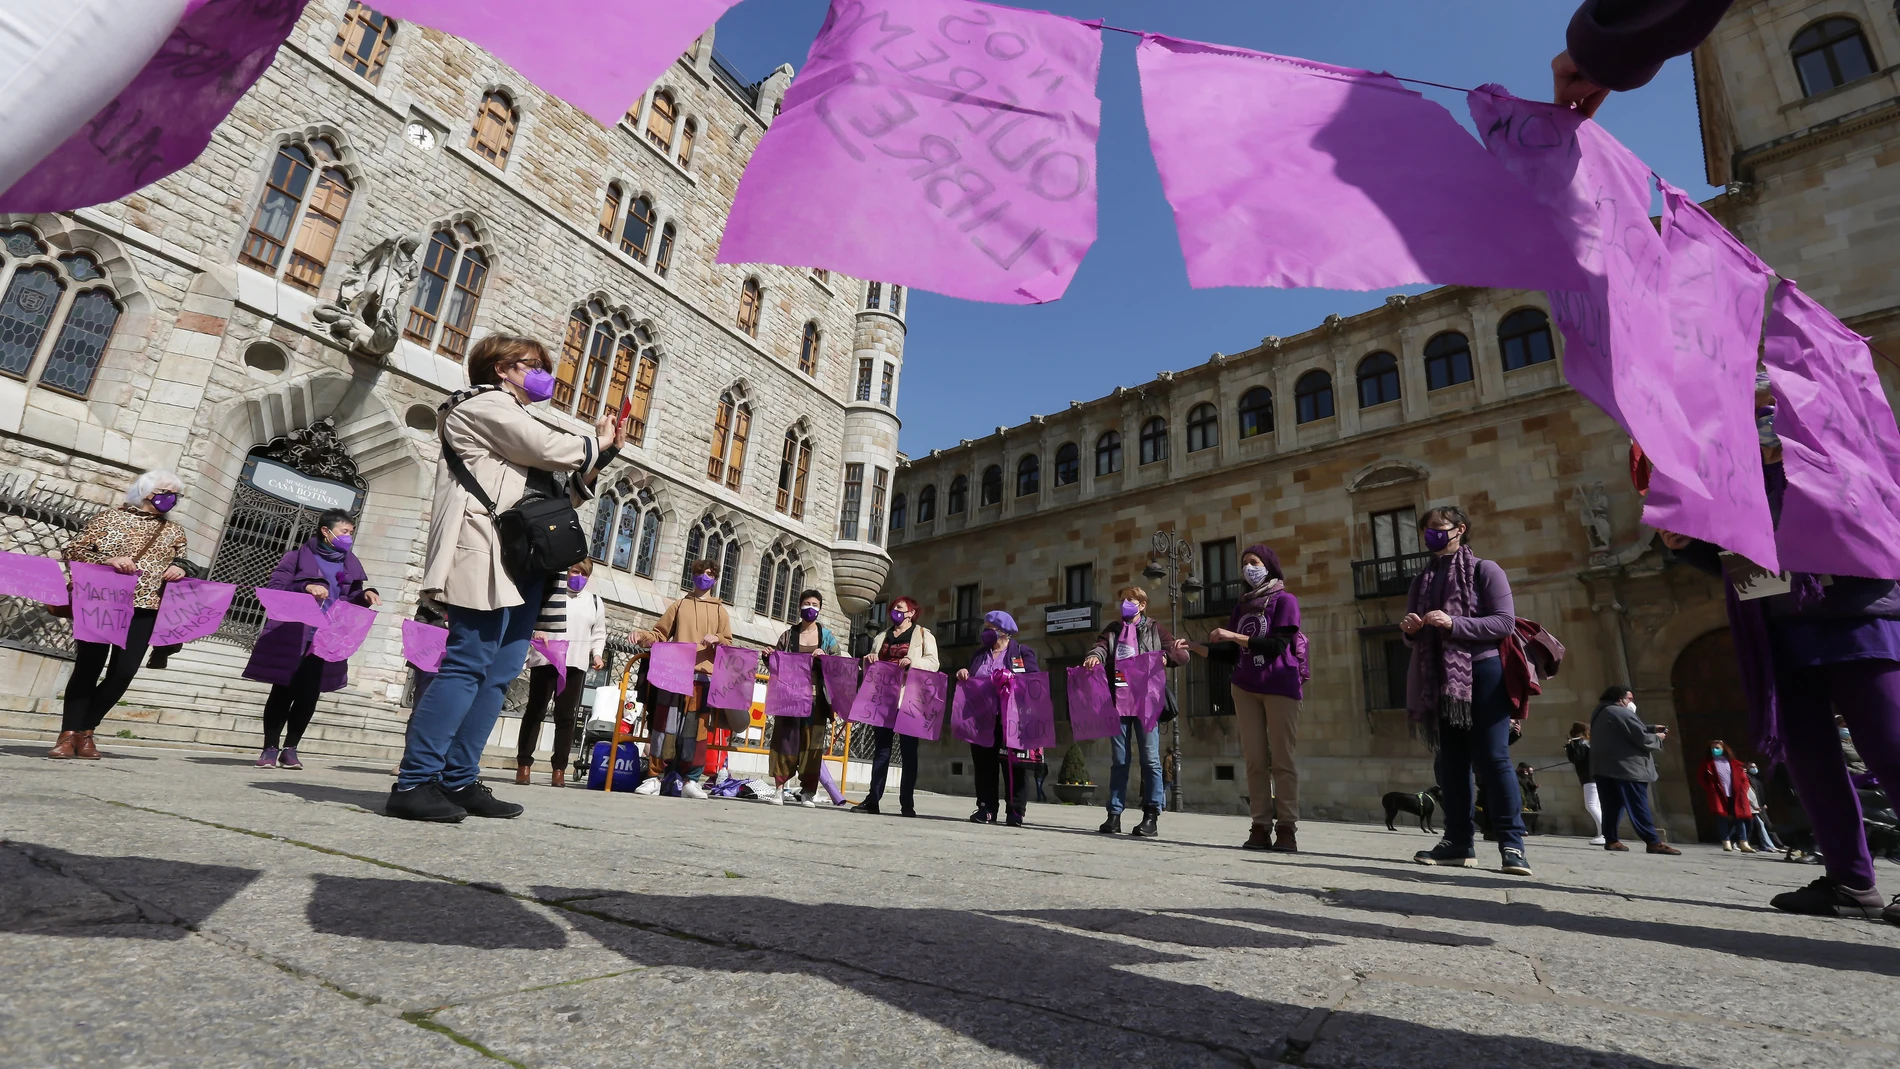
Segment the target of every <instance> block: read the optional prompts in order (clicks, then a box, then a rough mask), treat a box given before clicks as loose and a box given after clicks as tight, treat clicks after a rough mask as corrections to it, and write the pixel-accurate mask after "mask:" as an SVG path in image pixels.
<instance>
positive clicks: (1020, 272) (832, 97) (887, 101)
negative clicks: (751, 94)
mask: <svg viewBox="0 0 1900 1069" xmlns="http://www.w3.org/2000/svg"><path fill="white" fill-rule="evenodd" d="M1101 60H1102V38H1101V32H1100V31H1099V30H1097V29H1095V28H1093V27H1090V26H1086V25H1083V24H1082V23H1080V22H1077V21H1075V20H1074V19H1070V18H1065V17H1062V16H1059V15H1050V14H1047V13H1044V12H1040V11H1024V10H1020V9H1017V8H1010V7H995V6H991V5H989V4H980V3H972V2H969V0H833V2H832V5H831V10H830V13H829V14H828V15H827V16H826V18H825V24H824V28H823V29H822V30H820V32H819V35H818V38H817V40H815V41H813V42H812V47H811V54H810V55H809V56H808V57H807V58H806V60H805V69H804V70H802V71H800V72H799V76H798V80H797V81H796V82H794V83H793V84H792V87H791V90H790V91H789V92H787V93H786V94H785V107H784V112H783V113H782V114H780V115H779V116H778V117H777V118H776V119H774V120H773V121H772V127H771V129H770V130H768V131H767V132H766V135H765V137H764V138H763V139H762V140H760V142H759V147H758V149H757V150H756V151H755V152H754V153H753V154H752V161H751V163H750V164H749V165H748V166H747V167H746V172H745V177H744V179H743V180H742V181H741V182H740V183H739V191H738V194H737V196H736V198H735V200H734V202H733V206H732V213H731V216H730V218H729V219H728V221H727V223H726V232H725V238H724V241H723V242H722V243H721V245H720V248H719V262H720V263H769V264H787V265H796V266H803V267H822V268H828V269H830V270H833V271H839V272H842V273H844V274H847V275H852V276H855V277H858V278H871V279H879V280H882V281H884V282H893V283H899V284H902V285H906V286H914V287H916V288H918V289H926V290H932V291H934V292H937V293H942V294H945V295H947V296H951V297H962V298H964V299H967V300H975V301H995V302H999V303H1004V304H1040V303H1042V302H1045V301H1053V300H1055V299H1056V298H1058V297H1061V296H1062V294H1063V293H1064V292H1065V291H1066V290H1067V289H1068V287H1069V282H1070V281H1071V280H1072V279H1073V278H1074V277H1075V272H1076V268H1077V267H1078V266H1080V264H1081V263H1082V257H1083V256H1084V255H1085V254H1086V253H1087V252H1088V250H1089V246H1091V245H1093V244H1094V243H1095V234H1096V186H1095V171H1096V154H1095V146H1096V139H1097V137H1098V136H1099V134H1100V131H1101V108H1102V105H1101V101H1100V100H1098V99H1096V96H1095V82H1096V77H1097V75H1098V73H1099V71H1100V69H1101ZM793 204H796V205H797V210H795V211H794V210H787V206H788V205H793Z"/></svg>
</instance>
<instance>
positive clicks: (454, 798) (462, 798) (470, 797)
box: [442, 780, 524, 820]
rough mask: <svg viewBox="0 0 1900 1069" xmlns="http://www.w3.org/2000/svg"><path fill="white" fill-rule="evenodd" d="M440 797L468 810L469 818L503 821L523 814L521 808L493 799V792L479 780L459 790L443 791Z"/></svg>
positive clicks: (511, 803)
mask: <svg viewBox="0 0 1900 1069" xmlns="http://www.w3.org/2000/svg"><path fill="white" fill-rule="evenodd" d="M442 796H443V797H445V798H447V799H448V800H449V801H451V802H454V803H455V804H456V805H459V806H461V807H462V808H463V809H466V810H468V811H469V815H471V816H477V817H498V818H500V819H503V820H505V819H507V818H509V817H518V816H520V815H521V814H522V813H523V812H524V810H523V809H522V807H521V806H518V805H516V804H514V803H513V802H504V801H502V800H501V799H499V798H497V797H495V792H493V791H491V790H489V789H488V784H486V783H483V782H482V781H481V780H476V781H475V782H473V783H471V784H469V785H468V786H466V787H463V788H461V789H460V790H454V791H451V790H446V789H445V790H444V791H443V792H442Z"/></svg>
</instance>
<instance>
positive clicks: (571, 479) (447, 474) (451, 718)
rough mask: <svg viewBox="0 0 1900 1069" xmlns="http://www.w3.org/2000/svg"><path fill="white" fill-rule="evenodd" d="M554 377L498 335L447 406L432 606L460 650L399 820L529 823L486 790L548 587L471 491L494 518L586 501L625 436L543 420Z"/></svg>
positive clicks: (426, 576)
mask: <svg viewBox="0 0 1900 1069" xmlns="http://www.w3.org/2000/svg"><path fill="white" fill-rule="evenodd" d="M553 369H554V362H553V359H552V358H551V357H550V356H549V355H548V351H547V349H546V348H545V347H543V346H542V345H541V343H540V342H537V341H535V340H533V339H532V338H520V337H512V336H509V335H503V334H491V335H489V336H487V337H485V338H483V339H482V340H481V341H478V342H476V343H475V345H474V347H473V348H471V349H470V350H469V353H468V380H469V382H470V383H472V384H473V386H474V388H473V389H470V390H462V391H458V392H456V393H455V394H452V395H451V396H450V397H449V399H448V401H447V403H445V404H444V405H443V406H442V409H441V413H442V416H441V420H440V422H439V424H438V426H439V429H438V431H437V434H438V436H439V437H440V439H441V442H442V445H443V447H444V448H443V450H442V456H441V459H440V460H439V461H438V462H437V464H436V471H435V492H434V495H433V504H432V506H431V510H430V511H431V516H432V517H433V519H432V520H431V522H430V525H429V538H428V547H427V553H426V555H425V558H424V563H423V570H422V590H421V594H422V598H423V599H424V600H425V601H428V602H430V603H431V604H433V605H435V606H437V607H447V610H448V618H449V644H448V651H447V652H446V653H444V654H443V657H442V668H441V671H439V672H437V673H436V677H435V679H434V681H433V682H431V683H430V684H429V689H428V691H427V692H426V693H425V694H424V695H423V696H422V700H421V701H419V702H417V703H416V709H415V712H414V713H413V714H412V715H411V716H410V718H409V739H408V744H407V745H406V746H405V747H404V750H403V758H402V766H401V770H400V772H399V774H398V775H397V778H396V785H395V787H394V788H393V789H392V790H391V791H390V794H389V805H388V807H387V809H386V810H385V811H386V812H387V813H388V814H389V815H390V816H392V817H399V818H402V819H405V820H431V821H448V822H452V821H458V820H461V819H463V818H464V817H467V816H469V815H470V814H473V815H475V816H481V817H512V816H516V815H518V814H520V812H521V807H520V806H518V805H515V804H514V803H512V802H504V801H501V800H500V799H498V798H496V797H495V796H494V795H493V794H492V793H491V792H490V791H489V789H488V788H487V787H486V786H484V785H483V784H482V782H481V776H480V772H481V756H482V747H483V746H484V745H485V744H486V743H487V741H488V736H489V733H490V732H491V731H493V730H494V727H495V721H496V719H497V718H499V717H500V716H501V703H502V695H503V692H504V691H505V690H506V689H507V687H508V684H509V683H511V682H513V681H514V680H515V678H516V677H517V676H519V675H520V674H521V668H522V665H523V664H524V663H525V662H526V660H527V656H528V644H529V641H530V640H531V639H532V638H533V637H534V626H535V621H536V619H537V618H538V616H539V614H540V610H541V606H542V602H543V600H544V599H543V596H542V595H543V593H544V591H545V589H546V587H547V584H548V582H549V580H548V578H547V577H546V576H539V575H537V576H529V577H523V578H522V579H520V580H519V581H517V580H516V579H514V578H513V577H511V576H510V575H509V574H508V571H507V569H506V568H504V567H503V566H502V552H501V539H500V538H499V537H498V535H497V533H496V529H495V521H494V519H493V518H492V516H491V514H490V510H489V509H488V508H487V507H486V506H484V505H483V504H482V502H481V501H480V499H479V498H478V497H477V495H475V494H474V493H472V492H470V490H469V489H468V487H469V485H471V484H473V485H476V486H479V487H481V488H482V492H483V493H484V494H485V495H486V496H487V497H488V498H489V500H490V501H492V502H493V504H494V510H493V511H494V513H496V514H499V513H502V512H506V511H507V510H509V509H511V508H514V507H515V505H516V504H517V503H519V502H520V501H521V499H522V498H523V497H525V496H527V495H529V494H530V493H531V492H533V493H537V494H541V495H545V496H560V495H563V494H564V495H566V496H567V497H568V498H570V499H572V500H573V501H574V502H575V503H576V504H580V503H583V502H585V501H586V500H587V499H588V498H590V497H592V496H593V487H594V481H595V479H596V478H597V477H598V476H599V474H600V471H601V469H603V468H605V467H606V466H607V465H608V464H609V463H610V462H611V461H612V460H613V459H614V458H615V457H616V456H617V455H618V454H619V451H620V446H621V444H622V443H623V441H624V439H625V434H626V428H625V426H624V425H621V424H619V423H617V417H618V413H614V412H609V413H607V414H605V415H603V416H602V417H601V418H600V420H599V422H597V423H596V424H595V425H594V430H593V433H591V434H569V433H567V432H565V431H559V430H555V429H554V428H553V427H551V426H549V425H548V424H546V423H544V422H542V421H541V420H539V419H536V418H535V416H534V415H533V414H532V413H530V412H529V411H528V408H527V406H528V405H530V404H534V403H537V402H539V401H544V400H546V399H547V398H548V397H549V396H550V395H556V394H558V392H559V384H558V383H557V381H556V380H555V378H554V375H553ZM569 382H570V385H571V382H572V376H571V375H570V376H569ZM560 400H562V399H561V398H559V397H558V396H557V403H559V401H560ZM451 454H452V455H453V456H454V458H455V459H456V460H459V461H460V465H459V468H458V466H457V465H455V464H453V463H451V460H450V457H451ZM563 484H565V485H563ZM554 581H555V582H559V581H560V580H559V578H558V577H557V578H556V579H555V580H554Z"/></svg>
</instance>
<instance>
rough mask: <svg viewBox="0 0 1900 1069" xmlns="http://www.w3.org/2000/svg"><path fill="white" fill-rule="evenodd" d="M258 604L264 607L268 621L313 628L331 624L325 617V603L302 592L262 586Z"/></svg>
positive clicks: (258, 590) (259, 590) (259, 589)
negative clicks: (306, 625) (305, 625)
mask: <svg viewBox="0 0 1900 1069" xmlns="http://www.w3.org/2000/svg"><path fill="white" fill-rule="evenodd" d="M257 603H258V604H259V605H262V606H263V607H264V616H265V618H266V619H271V620H278V621H281V622H283V623H287V624H308V625H309V626H311V627H323V626H325V625H327V624H328V623H329V622H330V618H329V617H328V616H325V615H323V603H322V602H320V601H318V600H317V599H316V598H313V597H311V596H310V595H309V594H306V593H304V592H303V591H301V590H273V589H271V588H270V587H262V586H260V587H258V588H257Z"/></svg>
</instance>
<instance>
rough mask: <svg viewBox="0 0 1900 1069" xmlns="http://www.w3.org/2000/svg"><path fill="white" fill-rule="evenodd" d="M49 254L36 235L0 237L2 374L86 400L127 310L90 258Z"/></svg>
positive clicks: (23, 231)
mask: <svg viewBox="0 0 1900 1069" xmlns="http://www.w3.org/2000/svg"><path fill="white" fill-rule="evenodd" d="M46 254H47V248H46V245H45V244H44V243H42V242H41V241H40V240H39V236H38V235H37V234H36V233H34V232H33V231H31V230H27V229H25V228H20V229H17V230H6V231H0V374H5V375H7V376H10V377H12V378H16V379H22V380H26V381H29V382H32V381H35V379H36V378H37V382H38V384H39V385H41V386H44V387H46V388H47V389H49V390H56V391H58V392H60V393H64V394H71V395H72V396H74V397H85V396H86V395H87V394H88V393H90V392H91V391H92V383H93V379H94V378H95V377H96V376H97V374H98V371H99V362H100V361H101V360H102V359H104V357H105V352H106V345H107V344H108V343H110V342H111V340H112V332H113V329H114V328H116V327H117V326H118V323H119V316H120V314H121V313H122V312H123V311H124V308H123V307H122V306H121V305H120V304H119V300H118V297H117V295H116V294H114V293H113V291H112V289H111V287H110V284H109V283H108V282H107V281H106V279H105V272H104V271H103V270H101V269H100V267H99V261H97V260H95V259H93V257H92V256H90V255H88V254H86V253H83V252H73V253H66V254H65V255H62V256H60V257H58V258H57V259H56V260H47V259H44V257H45V256H46ZM23 260H26V261H37V262H27V263H22V262H21V261H23ZM55 324H58V329H57V330H55V329H54V325H55Z"/></svg>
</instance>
